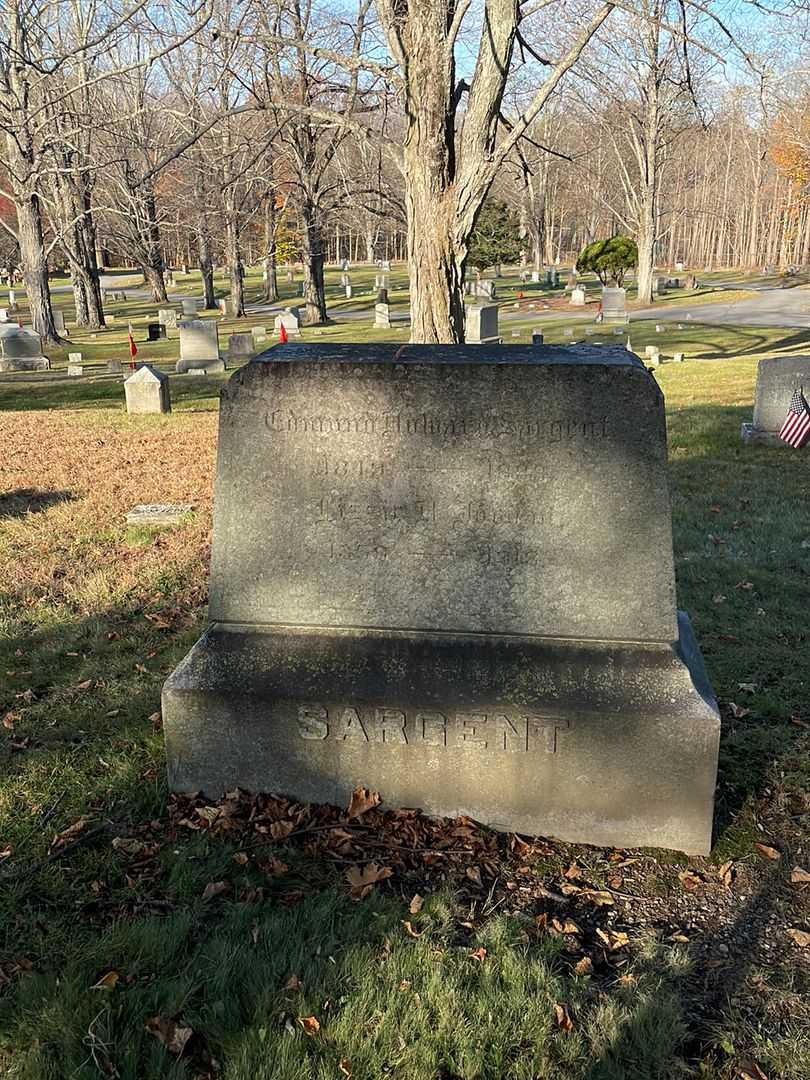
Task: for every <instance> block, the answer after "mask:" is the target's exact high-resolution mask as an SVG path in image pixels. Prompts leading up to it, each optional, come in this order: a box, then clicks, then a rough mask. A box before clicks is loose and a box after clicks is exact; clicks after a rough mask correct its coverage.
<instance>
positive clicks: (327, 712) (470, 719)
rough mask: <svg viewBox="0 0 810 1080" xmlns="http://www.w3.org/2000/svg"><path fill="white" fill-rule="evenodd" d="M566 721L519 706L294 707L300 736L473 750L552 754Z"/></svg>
mask: <svg viewBox="0 0 810 1080" xmlns="http://www.w3.org/2000/svg"><path fill="white" fill-rule="evenodd" d="M569 727H570V721H569V720H568V719H566V718H564V717H560V716H554V715H549V716H545V715H543V714H542V713H526V712H523V713H521V712H520V711H519V710H515V711H514V712H512V713H509V714H508V713H504V712H479V711H476V712H455V713H442V712H437V711H434V710H430V709H425V710H416V711H413V712H409V713H406V712H404V711H402V710H401V709H393V708H387V707H378V708H373V709H370V708H366V709H358V708H355V707H353V706H350V705H345V706H338V707H332V708H330V709H327V707H326V706H324V705H301V706H299V709H298V734H299V735H300V737H301V738H302V739H310V740H317V741H320V742H323V741H325V740H327V739H328V740H330V741H332V742H344V743H345V742H354V743H357V744H360V743H362V744H369V745H370V744H377V745H380V746H414V747H420V746H421V747H427V746H430V747H450V748H454V749H459V750H469V751H471V752H473V753H482V752H484V751H490V752H498V751H501V752H505V753H510V754H511V753H531V752H537V753H542V754H556V753H557V749H558V734H559V732H560V731H565V730H567V729H568V728H569Z"/></svg>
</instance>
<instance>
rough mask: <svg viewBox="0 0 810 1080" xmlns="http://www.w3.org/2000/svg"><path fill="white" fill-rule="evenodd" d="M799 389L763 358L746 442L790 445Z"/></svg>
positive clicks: (790, 359)
mask: <svg viewBox="0 0 810 1080" xmlns="http://www.w3.org/2000/svg"><path fill="white" fill-rule="evenodd" d="M0 340H2V339H0ZM795 390H803V391H804V395H805V397H806V398H810V356H778V357H774V358H773V359H771V360H760V362H759V364H757V385H756V391H755V394H754V422H753V424H743V426H742V438H743V441H744V442H747V443H762V444H765V445H768V446H784V447H788V444H787V443H785V442H782V440H781V439H780V438H779V432H780V430H781V428H782V425H783V424H784V422H785V419H786V417H787V413H788V408H789V407H790V399H791V398H792V397H793V393H794V391H795ZM788 448H789V447H788Z"/></svg>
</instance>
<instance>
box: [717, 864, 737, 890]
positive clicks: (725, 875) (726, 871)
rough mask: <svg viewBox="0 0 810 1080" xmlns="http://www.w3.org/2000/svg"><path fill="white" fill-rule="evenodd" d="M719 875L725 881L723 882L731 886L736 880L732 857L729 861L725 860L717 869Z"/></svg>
mask: <svg viewBox="0 0 810 1080" xmlns="http://www.w3.org/2000/svg"><path fill="white" fill-rule="evenodd" d="M717 876H718V877H719V878H720V880H721V881H722V882H723V884H724V885H725V886H726V887H728V888H730V887H731V883H732V881H733V880H734V863H733V861H732V860H731V859H729V861H728V862H724V863H723V865H722V866H720V867H718V869H717Z"/></svg>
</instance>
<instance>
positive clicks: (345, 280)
mask: <svg viewBox="0 0 810 1080" xmlns="http://www.w3.org/2000/svg"><path fill="white" fill-rule="evenodd" d="M351 283H352V279H351V277H350V275H349V274H341V275H340V284H341V285H342V286H343V288H344V289H345V288H346V286H347V285H351Z"/></svg>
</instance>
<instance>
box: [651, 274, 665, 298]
mask: <svg viewBox="0 0 810 1080" xmlns="http://www.w3.org/2000/svg"><path fill="white" fill-rule="evenodd" d="M666 291H667V279H666V278H663V277H657V278H653V292H654V293H658V294H659V295H661V296H663V294H664V293H665V292H666Z"/></svg>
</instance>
